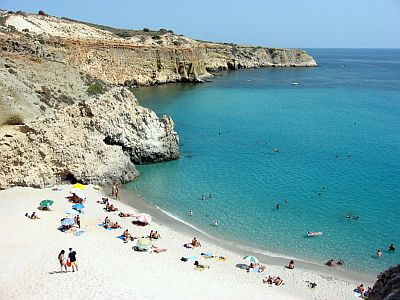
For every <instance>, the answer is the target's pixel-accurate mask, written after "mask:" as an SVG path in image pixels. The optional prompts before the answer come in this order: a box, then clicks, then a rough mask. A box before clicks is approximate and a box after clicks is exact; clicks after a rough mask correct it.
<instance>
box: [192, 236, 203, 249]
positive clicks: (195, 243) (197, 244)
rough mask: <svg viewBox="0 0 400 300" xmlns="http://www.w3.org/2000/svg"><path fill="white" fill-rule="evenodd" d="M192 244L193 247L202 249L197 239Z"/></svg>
mask: <svg viewBox="0 0 400 300" xmlns="http://www.w3.org/2000/svg"><path fill="white" fill-rule="evenodd" d="M191 244H192V246H193V247H201V244H200V242H199V241H198V240H197V239H196V238H193V240H192V243H191Z"/></svg>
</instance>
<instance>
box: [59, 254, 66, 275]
mask: <svg viewBox="0 0 400 300" xmlns="http://www.w3.org/2000/svg"><path fill="white" fill-rule="evenodd" d="M58 261H59V262H60V266H61V274H62V273H63V267H64V268H65V273H67V262H66V261H65V250H61V252H60V254H58Z"/></svg>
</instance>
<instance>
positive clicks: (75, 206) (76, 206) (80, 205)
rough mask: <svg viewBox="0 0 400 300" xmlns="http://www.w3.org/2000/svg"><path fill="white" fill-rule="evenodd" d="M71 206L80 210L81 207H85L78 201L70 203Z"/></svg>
mask: <svg viewBox="0 0 400 300" xmlns="http://www.w3.org/2000/svg"><path fill="white" fill-rule="evenodd" d="M72 208H73V209H76V210H81V209H83V208H85V205H83V204H81V203H78V204H74V205H72Z"/></svg>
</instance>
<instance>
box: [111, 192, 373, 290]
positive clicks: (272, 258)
mask: <svg viewBox="0 0 400 300" xmlns="http://www.w3.org/2000/svg"><path fill="white" fill-rule="evenodd" d="M110 190H111V188H110ZM127 197H132V201H127V200H126V198H127ZM124 198H125V199H124ZM133 201H134V203H133ZM121 202H123V203H125V204H127V205H129V206H131V207H132V208H134V209H139V210H146V211H148V212H149V213H150V214H151V215H152V216H153V218H154V220H157V221H158V222H161V224H165V225H166V226H168V227H170V228H171V229H172V230H174V231H177V232H178V233H182V234H184V235H189V236H196V237H201V239H203V240H207V241H208V242H210V243H215V244H217V245H218V246H220V247H222V248H224V249H227V250H229V251H232V252H235V253H237V254H240V255H241V256H245V255H253V256H256V257H257V258H259V260H260V262H262V263H265V264H267V265H274V266H277V267H279V266H281V267H282V266H286V265H287V264H288V261H289V260H291V259H293V260H295V262H296V267H298V268H301V269H303V270H305V271H312V272H316V273H318V274H320V275H322V276H331V277H333V278H337V279H342V280H349V281H352V282H354V283H356V282H358V281H363V282H367V283H368V284H370V285H373V283H374V282H375V281H376V276H377V275H378V274H376V275H373V274H369V273H363V272H357V271H353V270H350V269H345V268H343V267H339V268H338V267H337V266H335V267H334V268H329V267H327V266H325V265H323V264H318V263H316V262H311V261H307V260H304V259H301V258H297V257H287V256H285V255H280V254H279V253H273V254H270V253H268V254H265V253H263V252H262V251H263V250H261V249H254V248H247V249H245V248H246V247H244V246H242V245H241V244H240V241H233V240H231V241H230V240H229V239H227V238H224V239H220V238H218V237H214V236H212V235H211V234H209V233H207V232H204V231H202V230H200V229H198V228H196V227H195V226H194V225H191V224H188V223H186V222H185V221H183V220H180V219H179V218H178V217H176V216H173V215H172V214H170V213H168V212H166V211H164V210H162V209H161V208H159V207H158V206H153V205H151V204H149V203H147V202H146V201H145V200H144V199H143V197H142V196H140V195H139V194H137V193H135V192H134V191H132V190H129V189H127V188H126V187H124V186H122V189H121Z"/></svg>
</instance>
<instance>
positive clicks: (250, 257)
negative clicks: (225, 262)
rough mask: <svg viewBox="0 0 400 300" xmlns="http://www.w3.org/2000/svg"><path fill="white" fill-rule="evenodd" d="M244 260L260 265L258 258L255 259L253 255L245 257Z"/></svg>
mask: <svg viewBox="0 0 400 300" xmlns="http://www.w3.org/2000/svg"><path fill="white" fill-rule="evenodd" d="M243 259H244V260H247V261H249V262H251V263H255V264H258V259H257V258H256V257H254V256H251V255H249V256H245V257H243Z"/></svg>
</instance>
